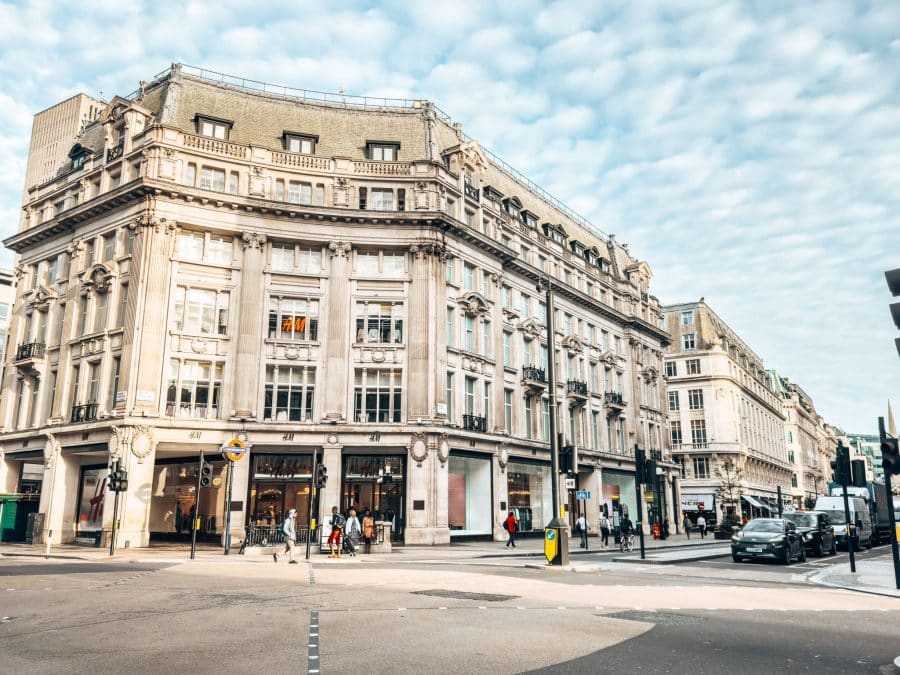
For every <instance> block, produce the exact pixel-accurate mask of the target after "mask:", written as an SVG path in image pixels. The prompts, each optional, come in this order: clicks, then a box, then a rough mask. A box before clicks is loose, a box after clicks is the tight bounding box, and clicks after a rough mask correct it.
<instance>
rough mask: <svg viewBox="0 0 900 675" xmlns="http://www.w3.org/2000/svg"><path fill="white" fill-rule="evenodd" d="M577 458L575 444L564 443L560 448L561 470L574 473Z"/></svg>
mask: <svg viewBox="0 0 900 675" xmlns="http://www.w3.org/2000/svg"><path fill="white" fill-rule="evenodd" d="M574 459H575V446H574V445H564V446H562V447H561V448H560V449H559V472H560V473H574V472H575V467H574V466H573V461H574Z"/></svg>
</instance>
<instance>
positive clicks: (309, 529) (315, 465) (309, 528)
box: [306, 450, 319, 560]
mask: <svg viewBox="0 0 900 675" xmlns="http://www.w3.org/2000/svg"><path fill="white" fill-rule="evenodd" d="M318 469H319V451H318V450H313V461H312V474H311V475H310V477H309V506H308V507H307V514H306V559H307V560H309V547H310V540H311V539H312V537H313V530H314V523H313V501H314V500H315V497H316V490H317V488H316V471H318Z"/></svg>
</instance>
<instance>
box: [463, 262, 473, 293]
mask: <svg viewBox="0 0 900 675" xmlns="http://www.w3.org/2000/svg"><path fill="white" fill-rule="evenodd" d="M463 288H465V289H466V290H467V291H474V290H475V268H474V267H472V266H471V265H470V264H469V263H463Z"/></svg>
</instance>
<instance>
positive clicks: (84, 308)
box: [75, 295, 91, 337]
mask: <svg viewBox="0 0 900 675" xmlns="http://www.w3.org/2000/svg"><path fill="white" fill-rule="evenodd" d="M90 301H91V299H90V297H89V296H87V295H82V296H81V300H80V301H79V312H78V330H77V331H76V333H75V335H76V337H81V336H83V335H84V331H85V329H86V328H87V317H88V305H89V304H90Z"/></svg>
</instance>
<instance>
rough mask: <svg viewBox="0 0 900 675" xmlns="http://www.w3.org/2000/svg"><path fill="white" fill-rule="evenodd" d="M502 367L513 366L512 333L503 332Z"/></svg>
mask: <svg viewBox="0 0 900 675" xmlns="http://www.w3.org/2000/svg"><path fill="white" fill-rule="evenodd" d="M503 365H504V366H507V367H509V368H511V367H512V366H513V345H512V333H510V332H509V331H503Z"/></svg>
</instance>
